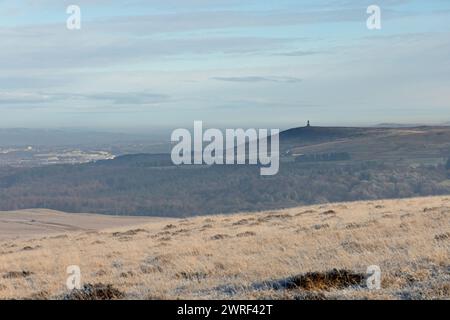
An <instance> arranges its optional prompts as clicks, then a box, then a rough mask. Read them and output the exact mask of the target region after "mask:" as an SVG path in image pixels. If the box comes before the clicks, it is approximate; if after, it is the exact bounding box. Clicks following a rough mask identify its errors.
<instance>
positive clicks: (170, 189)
mask: <svg viewBox="0 0 450 320" xmlns="http://www.w3.org/2000/svg"><path fill="white" fill-rule="evenodd" d="M280 144H281V154H282V157H281V165H280V172H279V174H278V175H276V176H274V177H261V176H260V175H259V173H258V170H259V169H258V167H257V166H181V167H175V166H173V164H172V162H171V159H170V154H168V153H166V154H164V153H153V154H147V153H140V154H129V155H122V156H120V155H119V156H117V157H115V159H112V160H104V161H90V162H88V163H85V164H71V165H64V164H61V165H50V166H48V165H47V166H37V167H32V168H9V167H0V177H1V179H0V190H1V193H0V210H18V209H28V208H47V209H54V210H61V211H67V212H75V213H76V212H91V213H101V214H113V215H143V216H168V217H187V216H193V215H205V214H217V213H233V212H240V211H260V210H269V209H281V208H288V207H294V206H298V205H310V204H317V203H327V202H340V201H356V200H374V199H388V198H407V197H417V196H430V195H443V194H450V178H449V170H448V169H447V168H446V162H447V159H448V158H449V157H450V127H444V126H442V127H426V126H422V127H414V128H345V127H314V126H312V127H299V128H294V129H291V130H287V131H284V132H282V133H281V134H280ZM161 145H163V143H161Z"/></svg>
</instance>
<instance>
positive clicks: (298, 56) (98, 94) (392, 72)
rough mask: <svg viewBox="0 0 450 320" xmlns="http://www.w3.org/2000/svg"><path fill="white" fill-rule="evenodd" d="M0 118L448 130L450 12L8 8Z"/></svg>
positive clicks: (43, 2) (196, 1)
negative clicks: (377, 19)
mask: <svg viewBox="0 0 450 320" xmlns="http://www.w3.org/2000/svg"><path fill="white" fill-rule="evenodd" d="M69 5H78V6H79V7H80V9H81V29H80V30H69V29H67V27H66V20H67V19H68V18H69V14H67V12H66V9H67V7H68V6H69ZM370 5H378V6H379V7H380V9H381V26H382V28H381V29H380V30H369V29H368V28H367V26H366V21H367V19H368V17H369V14H368V13H367V12H366V10H367V7H368V6H370ZM0 112H1V113H0V114H1V117H0V127H29V128H64V127H71V128H72V127H77V128H96V129H118V130H119V129H120V130H121V131H124V130H145V129H146V128H178V127H192V125H193V122H194V121H195V120H201V121H203V122H204V123H205V126H208V127H219V128H236V127H246V128H250V127H264V128H288V127H293V126H299V125H304V124H305V123H306V121H307V120H311V123H312V124H313V125H373V124H377V123H430V124H432V123H441V122H448V121H450V1H448V0H427V1H424V0H370V1H366V0H246V1H242V0H145V1H144V0H115V1H106V0H70V1H65V0H14V1H13V0H8V1H5V0H0Z"/></svg>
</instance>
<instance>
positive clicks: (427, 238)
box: [0, 196, 450, 299]
mask: <svg viewBox="0 0 450 320" xmlns="http://www.w3.org/2000/svg"><path fill="white" fill-rule="evenodd" d="M54 214H56V215H63V214H61V213H59V214H58V213H54ZM2 215H3V214H2ZM60 219H61V218H60ZM99 219H100V218H99ZM128 219H129V218H128ZM128 222H130V221H128ZM136 224H137V226H133V227H131V226H130V225H129V224H128V226H127V227H120V228H115V229H114V228H112V229H103V230H99V229H97V230H90V231H86V230H84V229H83V230H75V231H65V232H64V234H59V235H47V236H43V235H41V236H36V237H34V238H33V239H30V238H28V239H27V238H15V239H11V236H12V235H11V234H10V235H9V236H10V239H4V240H0V298H3V299H11V298H14V299H60V298H62V297H63V295H64V294H65V293H67V292H68V290H67V288H66V279H67V276H68V275H67V274H66V268H67V266H69V265H78V266H79V267H80V268H81V272H82V283H84V284H98V283H102V284H105V285H107V284H110V285H112V286H113V287H114V288H116V289H118V290H119V291H120V292H122V293H123V294H124V296H123V298H125V299H263V298H272V299H311V298H313V299H314V298H321V299H323V298H326V299H450V259H449V258H450V257H449V249H450V197H449V196H447V197H445V196H444V197H429V198H416V199H407V200H384V201H368V202H353V203H339V204H326V205H316V206H309V207H299V208H292V209H286V210H280V211H271V212H261V213H251V214H250V213H248V214H247V213H241V214H235V215H216V216H208V217H195V218H188V219H150V220H149V222H145V223H143V222H142V221H141V220H139V219H138V220H136ZM106 227H107V228H109V226H106ZM96 228H99V225H96ZM91 229H95V228H91ZM100 229H101V228H100ZM370 265H378V266H379V267H380V268H381V271H382V274H381V278H382V284H381V289H380V290H370V289H368V288H366V287H365V285H361V286H348V287H344V288H342V287H340V288H336V287H333V286H325V287H323V286H322V287H320V284H317V288H316V287H315V284H314V283H313V285H312V287H311V288H307V289H306V288H301V287H290V288H281V287H276V286H273V285H269V283H270V281H274V280H280V279H284V278H287V277H290V276H295V275H299V274H304V273H307V272H327V271H330V270H332V269H334V268H336V269H347V270H349V271H352V272H354V273H358V274H365V272H366V269H367V267H368V266H370Z"/></svg>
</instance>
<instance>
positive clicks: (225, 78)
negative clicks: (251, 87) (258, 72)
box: [212, 76, 302, 83]
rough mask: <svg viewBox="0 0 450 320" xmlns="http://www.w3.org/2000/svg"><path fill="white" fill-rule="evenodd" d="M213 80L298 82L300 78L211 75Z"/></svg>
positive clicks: (300, 80)
mask: <svg viewBox="0 0 450 320" xmlns="http://www.w3.org/2000/svg"><path fill="white" fill-rule="evenodd" d="M212 79H213V80H218V81H227V82H248V83H257V82H275V83H299V82H302V79H300V78H295V77H260V76H247V77H213V78H212Z"/></svg>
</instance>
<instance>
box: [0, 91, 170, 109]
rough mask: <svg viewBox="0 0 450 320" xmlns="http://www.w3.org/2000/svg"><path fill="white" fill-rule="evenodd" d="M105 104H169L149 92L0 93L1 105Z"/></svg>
mask: <svg viewBox="0 0 450 320" xmlns="http://www.w3.org/2000/svg"><path fill="white" fill-rule="evenodd" d="M80 100H81V101H85V102H86V101H88V102H95V101H97V102H103V103H107V104H109V105H130V106H131V105H133V106H145V105H156V104H160V103H164V102H169V101H170V100H171V97H170V96H168V95H165V94H155V93H149V92H103V93H83V94H82V93H42V92H38V93H33V92H0V105H13V104H14V105H16V104H21V105H28V104H33V105H35V104H43V103H51V102H61V101H63V102H68V101H80Z"/></svg>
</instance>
